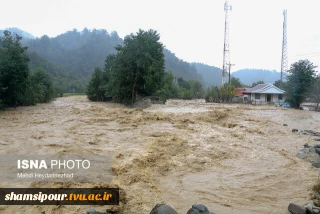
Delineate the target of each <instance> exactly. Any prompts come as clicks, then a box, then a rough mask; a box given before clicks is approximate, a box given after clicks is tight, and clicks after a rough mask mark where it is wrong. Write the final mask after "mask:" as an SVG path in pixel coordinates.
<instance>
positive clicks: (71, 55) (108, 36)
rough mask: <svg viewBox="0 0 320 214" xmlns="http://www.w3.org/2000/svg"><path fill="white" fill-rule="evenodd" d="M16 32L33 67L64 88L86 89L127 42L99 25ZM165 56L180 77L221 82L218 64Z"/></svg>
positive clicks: (167, 65)
mask: <svg viewBox="0 0 320 214" xmlns="http://www.w3.org/2000/svg"><path fill="white" fill-rule="evenodd" d="M13 32H15V33H17V34H19V35H23V36H25V37H24V39H23V40H22V43H23V45H24V46H27V47H28V52H27V54H28V56H29V57H30V59H31V61H30V62H29V65H30V68H31V69H36V68H44V69H45V70H47V71H48V72H49V73H50V75H51V76H52V77H53V80H54V85H55V86H56V87H57V88H58V90H59V91H63V92H70V91H74V92H84V90H85V85H86V84H87V82H88V79H89V77H90V76H91V74H92V72H93V71H94V69H95V67H100V68H103V67H104V63H105V59H106V57H107V55H109V54H114V53H115V52H116V51H115V49H114V47H115V46H117V45H122V44H123V39H122V38H120V37H119V36H118V34H117V32H111V33H108V32H107V31H106V30H97V29H93V30H88V29H86V28H85V29H83V30H82V31H78V30H76V29H74V30H72V31H68V32H66V33H63V34H61V35H59V36H57V37H54V38H50V37H48V36H46V35H44V36H42V37H40V38H34V37H33V36H32V35H31V34H29V33H27V32H24V31H22V30H20V29H17V28H14V29H13ZM0 33H1V32H0ZM0 35H1V34H0ZM164 56H165V71H171V72H172V74H173V75H174V76H175V77H176V79H177V78H179V77H181V78H183V79H184V80H186V81H189V80H195V81H200V82H201V83H202V84H203V85H205V86H207V85H220V82H221V81H220V80H221V71H220V70H219V69H218V68H215V67H211V66H207V65H205V64H200V63H188V62H185V61H183V60H181V59H179V58H177V57H176V56H175V54H174V53H172V52H171V51H170V50H168V49H164Z"/></svg>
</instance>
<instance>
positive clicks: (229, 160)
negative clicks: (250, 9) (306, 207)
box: [0, 96, 320, 214]
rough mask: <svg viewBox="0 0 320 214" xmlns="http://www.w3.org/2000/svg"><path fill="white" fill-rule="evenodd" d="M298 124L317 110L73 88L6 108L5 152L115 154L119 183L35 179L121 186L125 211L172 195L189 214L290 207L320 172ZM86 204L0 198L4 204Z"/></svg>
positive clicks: (1, 116)
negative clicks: (112, 96) (145, 102)
mask: <svg viewBox="0 0 320 214" xmlns="http://www.w3.org/2000/svg"><path fill="white" fill-rule="evenodd" d="M283 123H286V124H288V126H283ZM293 128H297V129H311V130H315V131H320V117H319V113H316V112H311V111H299V110H292V109H282V108H277V107H273V106H270V107H269V106H251V105H226V104H206V103H204V101H203V100H195V101H180V100H170V101H168V102H167V104H166V105H153V106H152V107H151V108H149V109H146V110H140V109H129V108H126V107H124V106H122V105H119V104H112V103H94V102H89V101H88V100H87V99H86V98H85V97H83V96H79V97H65V98H59V99H58V100H56V101H54V102H53V103H50V104H41V105H37V106H33V107H20V108H17V109H9V110H7V111H4V112H0V136H1V137H0V154H42V155H43V154H97V155H111V156H113V167H112V169H113V173H114V179H113V181H112V182H111V183H107V182H105V183H103V182H101V183H30V184H28V185H29V186H31V187H48V186H50V187H99V186H101V187H105V186H111V187H116V186H119V187H120V188H122V190H123V191H122V193H123V194H122V195H121V197H122V201H121V205H120V206H119V207H113V209H117V210H119V211H120V212H121V213H149V212H150V210H151V209H152V207H153V206H154V205H155V204H156V203H167V204H169V205H171V206H172V207H173V208H174V209H176V210H177V211H178V213H181V214H183V213H186V212H187V210H188V209H189V208H190V207H191V205H192V204H195V203H203V204H205V205H206V206H207V207H208V208H209V210H210V211H213V212H216V213H220V214H223V213H230V212H232V213H240V214H242V213H268V214H269V213H286V209H287V206H288V204H289V203H290V202H294V203H298V204H304V203H306V202H308V201H310V200H309V194H310V193H311V190H310V189H311V187H312V185H313V184H314V183H315V182H316V179H317V177H318V175H319V171H318V169H315V168H312V167H311V164H310V163H307V162H305V161H303V160H301V159H299V158H297V157H295V154H296V153H297V152H298V151H299V150H300V149H302V148H303V144H305V143H309V144H311V145H312V144H315V141H313V138H314V137H312V136H308V135H299V134H294V133H292V132H291V129H293ZM102 173H110V172H102ZM24 185H26V184H24ZM18 186H21V184H15V183H9V182H1V183H0V187H18ZM95 208H96V209H97V210H98V211H105V210H106V209H108V208H110V207H108V206H100V207H95ZM87 209H88V206H61V207H55V206H0V213H31V212H32V213H41V212H43V211H45V212H46V213H85V211H86V210H87Z"/></svg>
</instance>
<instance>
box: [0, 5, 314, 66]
mask: <svg viewBox="0 0 320 214" xmlns="http://www.w3.org/2000/svg"><path fill="white" fill-rule="evenodd" d="M0 2H1V12H0V20H1V21H0V29H4V28H8V27H18V28H20V29H22V30H24V31H27V32H29V33H31V34H33V35H34V36H36V37H41V36H42V35H45V34H46V35H48V36H50V37H54V36H57V35H59V34H62V33H64V32H66V31H68V30H72V29H74V28H77V29H78V30H80V31H81V30H82V29H83V28H85V27H87V28H89V29H93V28H96V29H106V30H107V31H108V32H112V31H117V32H118V34H119V36H120V37H122V38H123V37H124V36H125V35H127V34H130V33H132V32H137V31H138V29H139V28H141V29H144V30H148V29H154V30H157V31H158V32H159V33H160V35H161V42H162V43H163V44H164V45H165V46H166V48H168V49H169V50H170V51H172V52H173V53H175V54H176V56H177V57H179V58H180V59H183V60H185V61H188V62H202V63H205V64H208V65H214V66H216V67H220V68H221V67H222V55H223V37H224V3H225V0H197V1H196V0H161V1H159V0H158V1H155V0H90V1H89V0H28V1H26V0H10V1H7V0H0ZM229 4H230V5H232V11H231V12H230V13H229V20H230V56H231V63H234V64H235V66H234V67H233V71H235V70H239V69H243V68H261V69H269V70H277V71H280V68H281V45H282V24H283V10H284V9H287V11H288V60H289V65H290V64H291V63H293V62H295V61H297V60H299V59H309V60H310V61H311V62H313V63H314V64H315V65H320V25H319V20H320V11H319V10H320V0H303V1H302V0H299V1H293V0H277V1H270V0H241V1H239V0H229ZM317 70H319V69H317Z"/></svg>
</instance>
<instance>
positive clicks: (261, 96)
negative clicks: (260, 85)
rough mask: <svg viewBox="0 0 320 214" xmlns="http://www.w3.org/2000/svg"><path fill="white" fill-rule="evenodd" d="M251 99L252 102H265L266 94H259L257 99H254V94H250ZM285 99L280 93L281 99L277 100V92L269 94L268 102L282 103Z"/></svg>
mask: <svg viewBox="0 0 320 214" xmlns="http://www.w3.org/2000/svg"><path fill="white" fill-rule="evenodd" d="M250 98H251V101H252V102H257V103H258V102H259V103H266V102H267V94H260V98H259V99H256V94H254V93H253V94H251V97H250ZM285 99H286V96H285V95H284V94H283V95H282V99H280V100H279V94H271V100H270V102H273V103H278V102H280V103H283V102H284V101H285Z"/></svg>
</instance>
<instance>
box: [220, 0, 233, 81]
mask: <svg viewBox="0 0 320 214" xmlns="http://www.w3.org/2000/svg"><path fill="white" fill-rule="evenodd" d="M229 10H232V6H230V5H229V4H228V1H226V2H225V3H224V11H225V21H224V46H223V66H222V85H224V84H225V82H226V79H225V78H226V75H227V74H228V70H227V65H228V64H230V47H229V22H228V11H229Z"/></svg>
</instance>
